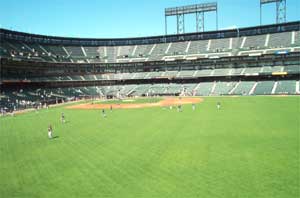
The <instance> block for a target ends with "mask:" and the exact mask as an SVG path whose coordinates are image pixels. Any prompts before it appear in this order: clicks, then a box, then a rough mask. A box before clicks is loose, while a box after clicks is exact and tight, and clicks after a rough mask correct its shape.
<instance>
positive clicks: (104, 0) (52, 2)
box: [0, 0, 300, 38]
mask: <svg viewBox="0 0 300 198" xmlns="http://www.w3.org/2000/svg"><path fill="white" fill-rule="evenodd" d="M212 1H214V0H212ZM204 2H210V1H209V0H208V1H201V0H0V27H1V28H7V29H13V30H18V31H23V32H30V33H36V34H45V35H53V36H70V37H88V38H116V37H138V36H153V35H162V34H164V8H166V7H173V6H182V5H189V4H196V3H204ZM218 9H219V29H224V28H228V27H234V26H237V27H246V26H255V25H259V0H218ZM263 13H264V15H263V24H271V23H275V4H273V5H272V4H270V5H265V6H264V7H263ZM205 17H206V23H205V28H206V30H207V31H208V30H214V29H215V14H214V13H208V14H206V15H205ZM296 20H300V1H299V0H287V21H296ZM185 21H186V32H191V31H195V16H194V15H190V16H186V18H185ZM168 23H169V33H175V32H176V28H175V24H176V19H175V17H172V18H169V20H168Z"/></svg>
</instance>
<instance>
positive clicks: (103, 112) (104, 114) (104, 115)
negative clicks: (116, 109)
mask: <svg viewBox="0 0 300 198" xmlns="http://www.w3.org/2000/svg"><path fill="white" fill-rule="evenodd" d="M102 116H103V117H104V118H105V117H106V113H105V110H104V109H102Z"/></svg>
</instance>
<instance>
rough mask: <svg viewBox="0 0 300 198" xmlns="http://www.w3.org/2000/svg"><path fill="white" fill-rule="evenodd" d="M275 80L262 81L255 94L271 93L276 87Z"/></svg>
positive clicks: (258, 84)
mask: <svg viewBox="0 0 300 198" xmlns="http://www.w3.org/2000/svg"><path fill="white" fill-rule="evenodd" d="M274 83H275V82H274V81H260V82H258V83H257V86H256V88H255V90H254V94H255V95H270V94H272V89H273V87H274Z"/></svg>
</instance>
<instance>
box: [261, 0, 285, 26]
mask: <svg viewBox="0 0 300 198" xmlns="http://www.w3.org/2000/svg"><path fill="white" fill-rule="evenodd" d="M270 3H276V23H284V22H286V0H260V25H262V6H263V5H265V4H270Z"/></svg>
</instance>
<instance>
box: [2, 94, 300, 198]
mask: <svg viewBox="0 0 300 198" xmlns="http://www.w3.org/2000/svg"><path fill="white" fill-rule="evenodd" d="M217 101H221V103H222V109H221V110H220V111H218V110H217V109H216V103H217ZM299 109H300V97H237V98H233V97H222V98H205V100H204V102H203V103H201V104H199V105H197V109H196V111H194V112H193V111H192V109H191V105H184V106H183V112H181V113H180V112H177V111H176V110H175V109H173V110H169V109H162V108H145V109H131V110H114V111H113V112H109V111H107V117H106V118H103V117H102V115H101V111H99V110H65V109H63V107H59V108H53V109H49V110H42V111H40V112H39V113H35V112H31V113H27V114H23V115H19V116H17V117H5V118H0V129H1V132H0V197H1V198H11V197H22V198H23V197H25V198H27V197H28V198H29V197H30V198H38V197H42V198H47V197H49V198H53V197H65V198H70V197H105V198H111V197H113V198H135V197H136V198H145V197H147V198H185V197H187V198H194V197H195V198H196V197H197V198H198V197H200V198H296V197H299V186H300V185H299V170H300V167H299V141H300V140H299V133H300V129H299V127H300V126H299V122H300V117H299V116H300V112H299ZM62 111H63V112H64V113H65V115H66V119H67V121H68V122H67V123H65V124H61V123H60V114H61V112H62ZM49 123H52V125H53V128H54V136H58V137H57V138H55V139H52V140H49V139H48V138H47V126H48V124H49Z"/></svg>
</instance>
